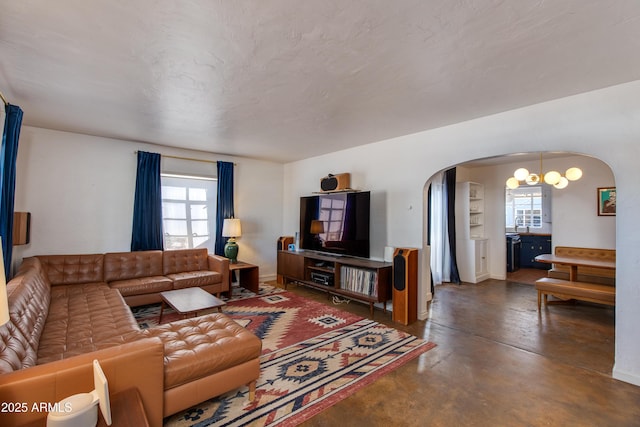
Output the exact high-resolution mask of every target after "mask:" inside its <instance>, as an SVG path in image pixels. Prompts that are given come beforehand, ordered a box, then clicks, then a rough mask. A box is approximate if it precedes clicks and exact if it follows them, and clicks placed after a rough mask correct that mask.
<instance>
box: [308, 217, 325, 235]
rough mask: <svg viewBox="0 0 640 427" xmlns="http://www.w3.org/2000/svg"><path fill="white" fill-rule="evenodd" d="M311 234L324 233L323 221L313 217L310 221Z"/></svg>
mask: <svg viewBox="0 0 640 427" xmlns="http://www.w3.org/2000/svg"><path fill="white" fill-rule="evenodd" d="M310 231H311V234H322V233H324V222H322V221H320V220H319V219H314V220H312V221H311V230H310Z"/></svg>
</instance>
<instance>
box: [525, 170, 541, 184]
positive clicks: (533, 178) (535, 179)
mask: <svg viewBox="0 0 640 427" xmlns="http://www.w3.org/2000/svg"><path fill="white" fill-rule="evenodd" d="M525 181H527V184H529V185H536V184H539V183H540V176H538V174H537V173H532V174H530V175H529V176H528V177H527V178H526V180H525Z"/></svg>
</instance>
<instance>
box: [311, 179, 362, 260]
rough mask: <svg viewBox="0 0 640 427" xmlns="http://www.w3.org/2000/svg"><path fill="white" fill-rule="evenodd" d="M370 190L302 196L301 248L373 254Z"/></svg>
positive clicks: (357, 254)
mask: <svg viewBox="0 0 640 427" xmlns="http://www.w3.org/2000/svg"><path fill="white" fill-rule="evenodd" d="M370 205H371V196H370V193H369V192H368V191H362V192H350V193H328V194H318V195H315V196H307V197H301V198H300V249H305V250H312V251H320V252H328V253H332V254H336V255H349V256H355V257H362V258H369V220H370Z"/></svg>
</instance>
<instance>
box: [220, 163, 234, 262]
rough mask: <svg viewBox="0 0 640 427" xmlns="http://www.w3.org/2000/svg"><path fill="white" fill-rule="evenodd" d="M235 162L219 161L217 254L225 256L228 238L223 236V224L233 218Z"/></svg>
mask: <svg viewBox="0 0 640 427" xmlns="http://www.w3.org/2000/svg"><path fill="white" fill-rule="evenodd" d="M233 215H234V209H233V163H231V162H220V161H219V162H218V206H217V211H216V246H215V254H216V255H222V256H224V245H225V244H226V243H227V239H225V238H224V237H222V225H223V224H224V220H225V219H226V218H233Z"/></svg>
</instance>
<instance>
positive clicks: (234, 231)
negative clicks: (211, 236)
mask: <svg viewBox="0 0 640 427" xmlns="http://www.w3.org/2000/svg"><path fill="white" fill-rule="evenodd" d="M240 236H242V227H241V226H240V220H239V219H237V218H227V219H225V220H224V222H223V223H222V237H240Z"/></svg>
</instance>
